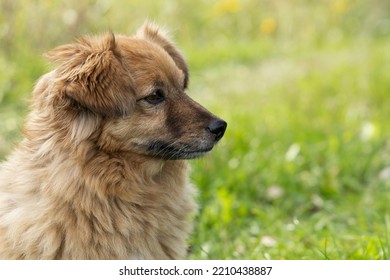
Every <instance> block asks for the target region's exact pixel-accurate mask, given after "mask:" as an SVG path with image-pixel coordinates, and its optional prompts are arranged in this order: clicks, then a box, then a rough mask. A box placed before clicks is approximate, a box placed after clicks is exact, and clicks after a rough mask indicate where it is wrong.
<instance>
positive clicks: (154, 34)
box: [137, 21, 189, 88]
mask: <svg viewBox="0 0 390 280" xmlns="http://www.w3.org/2000/svg"><path fill="white" fill-rule="evenodd" d="M137 35H138V37H140V38H144V39H146V40H149V41H151V42H153V43H155V44H157V45H159V46H160V47H162V48H163V49H164V50H165V51H166V52H167V53H168V54H169V55H170V56H171V58H172V59H173V61H174V62H175V64H176V66H177V67H178V68H179V69H180V70H181V71H182V72H183V74H184V88H187V87H188V79H189V73H188V66H187V63H186V62H185V60H184V57H183V55H182V54H181V53H180V51H179V50H178V49H177V48H176V47H175V46H174V45H173V43H172V42H171V41H170V39H169V38H168V34H167V31H165V30H164V29H163V28H161V27H159V26H157V25H156V24H154V23H152V22H149V21H146V22H145V23H144V24H143V26H141V28H139V29H138V31H137Z"/></svg>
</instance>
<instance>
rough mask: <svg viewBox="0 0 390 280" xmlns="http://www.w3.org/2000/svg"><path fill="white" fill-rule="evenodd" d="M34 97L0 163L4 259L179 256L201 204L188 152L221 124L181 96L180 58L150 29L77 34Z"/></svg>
mask: <svg viewBox="0 0 390 280" xmlns="http://www.w3.org/2000/svg"><path fill="white" fill-rule="evenodd" d="M47 57H48V58H49V60H51V61H52V62H54V63H56V64H57V65H58V67H57V68H56V69H55V70H53V71H52V72H50V73H48V74H45V75H44V76H43V77H42V78H41V79H40V80H39V82H38V83H37V85H36V87H35V89H34V92H33V96H32V106H31V107H32V108H31V109H32V110H31V113H30V115H29V116H28V119H27V122H26V125H25V129H24V139H23V141H22V142H21V144H20V145H19V146H18V147H17V149H16V150H15V151H14V152H13V153H12V154H11V155H10V156H9V157H8V159H7V160H6V161H5V162H4V163H3V164H2V165H1V167H0V259H177V258H183V257H185V255H186V251H187V246H186V239H187V237H188V234H189V232H190V229H191V223H190V222H189V218H190V216H191V214H192V213H193V212H194V211H195V210H196V204H195V202H194V200H193V196H194V189H193V188H192V187H191V185H190V184H188V182H187V173H188V167H187V164H186V162H185V161H184V160H185V159H190V158H195V157H198V156H200V155H202V154H203V153H205V152H207V151H209V150H211V149H212V147H213V146H214V144H215V143H216V142H217V141H218V140H219V139H220V138H221V137H222V135H223V133H224V131H225V128H226V123H225V122H224V121H222V120H220V119H218V118H217V117H215V116H214V115H212V114H211V113H209V112H208V111H207V110H206V109H204V108H203V107H201V106H200V105H199V104H197V103H196V102H195V101H193V100H192V99H190V98H189V97H188V96H187V95H186V94H185V93H184V91H185V89H186V87H187V83H188V69H187V65H186V63H185V61H184V59H183V57H182V55H181V54H180V53H179V51H178V50H177V49H176V48H175V46H174V45H173V44H172V43H171V42H170V40H168V39H167V36H166V34H165V33H164V32H162V31H161V29H160V28H158V27H157V26H155V25H152V24H148V23H147V24H145V25H144V26H143V27H142V28H141V29H140V30H139V31H138V33H137V34H136V35H135V36H132V37H127V36H122V35H118V36H114V35H113V34H106V35H103V36H100V37H83V38H81V39H80V40H79V41H77V42H76V43H73V44H69V45H64V46H60V47H58V48H56V49H54V50H53V51H51V52H49V53H48V54H47Z"/></svg>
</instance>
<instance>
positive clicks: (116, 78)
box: [46, 33, 135, 116]
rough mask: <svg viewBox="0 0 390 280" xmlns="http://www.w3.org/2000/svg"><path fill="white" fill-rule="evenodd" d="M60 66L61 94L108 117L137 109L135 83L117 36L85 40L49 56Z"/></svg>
mask: <svg viewBox="0 0 390 280" xmlns="http://www.w3.org/2000/svg"><path fill="white" fill-rule="evenodd" d="M46 57H47V58H48V59H49V60H50V61H52V62H57V63H59V66H58V68H57V69H56V75H57V86H58V87H59V92H60V93H61V94H64V95H65V96H67V97H69V98H71V99H73V100H75V101H76V102H78V103H79V104H80V105H81V106H83V107H85V108H87V109H89V110H91V111H93V112H95V113H98V114H101V115H105V116H125V115H128V114H129V113H130V112H131V111H132V110H133V108H134V106H135V83H134V80H133V79H132V77H131V76H130V74H129V73H128V71H127V70H126V69H125V68H124V66H123V65H122V62H121V54H120V51H119V49H118V46H117V44H116V41H115V36H114V34H112V33H111V34H106V35H104V36H101V37H83V38H81V39H79V40H78V42H77V43H74V44H68V45H63V46H60V47H58V48H56V49H54V50H52V51H50V52H48V53H47V54H46Z"/></svg>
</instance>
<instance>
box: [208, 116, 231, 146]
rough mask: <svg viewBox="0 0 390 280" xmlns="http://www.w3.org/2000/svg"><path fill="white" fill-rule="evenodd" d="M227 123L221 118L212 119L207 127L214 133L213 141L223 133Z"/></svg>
mask: <svg viewBox="0 0 390 280" xmlns="http://www.w3.org/2000/svg"><path fill="white" fill-rule="evenodd" d="M226 126H227V123H226V122H225V121H224V120H221V119H214V120H212V121H211V122H210V123H209V125H208V126H207V129H208V130H209V131H210V132H211V133H212V134H214V135H215V141H218V140H219V139H221V138H222V136H223V135H224V134H225V130H226Z"/></svg>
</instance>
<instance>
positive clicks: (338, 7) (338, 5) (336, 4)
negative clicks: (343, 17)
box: [330, 0, 349, 14]
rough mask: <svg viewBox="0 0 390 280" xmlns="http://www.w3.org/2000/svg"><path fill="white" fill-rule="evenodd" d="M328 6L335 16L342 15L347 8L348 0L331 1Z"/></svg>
mask: <svg viewBox="0 0 390 280" xmlns="http://www.w3.org/2000/svg"><path fill="white" fill-rule="evenodd" d="M330 5H331V6H330V8H331V9H332V11H333V12H335V13H337V14H344V13H345V12H346V11H347V10H348V8H349V3H348V0H333V1H332V2H331V4H330Z"/></svg>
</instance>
